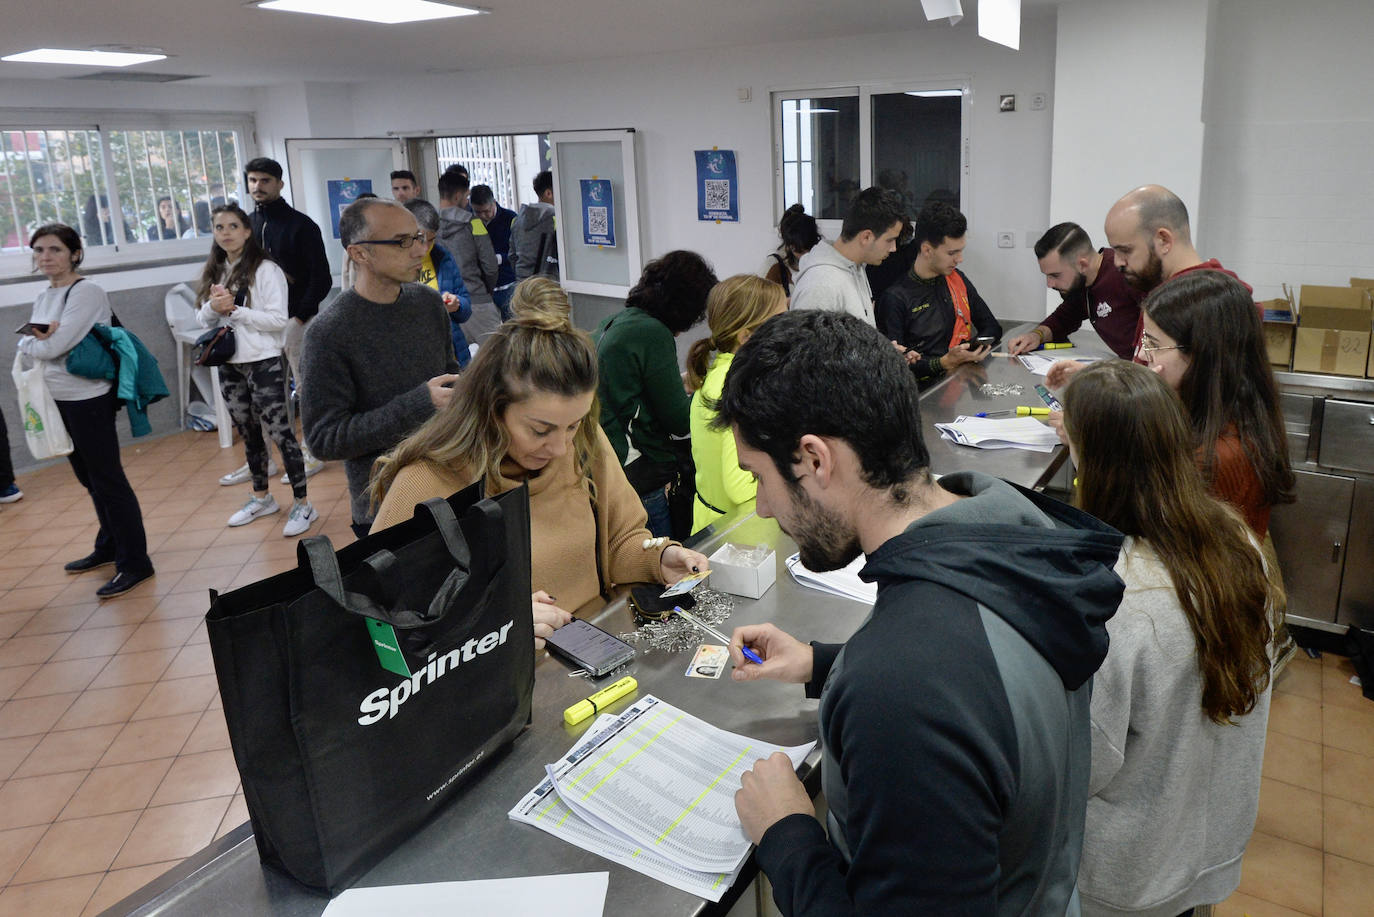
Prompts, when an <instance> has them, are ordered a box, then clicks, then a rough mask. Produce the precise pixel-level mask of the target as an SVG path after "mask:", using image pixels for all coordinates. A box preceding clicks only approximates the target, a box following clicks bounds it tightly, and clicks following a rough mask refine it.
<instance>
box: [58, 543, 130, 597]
mask: <svg viewBox="0 0 1374 917" xmlns="http://www.w3.org/2000/svg"><path fill="white" fill-rule="evenodd" d="M80 556H81V555H80V554H79V553H78V554H77V557H80ZM70 559H72V560H74V559H75V558H70ZM114 573H115V569H114V567H100V568H98V569H95V570H92V571H90V572H89V573H82V574H80V575H78V576H72V577H69V578H68V580H67V585H66V587H65V588H64V589H63V590H62V591H61V592H59V593H58V594H57V596H56V597H55V598H54V599H53V600H52V601H51V602H49V603H48V604H49V605H50V606H53V605H88V604H90V603H91V602H93V601H96V600H98V598H99V597H98V596H97V595H96V594H95V591H96V590H97V589H99V588H100V587H101V586H103V585H105V584H106V583H108V582H109V581H110V577H112V576H114Z"/></svg>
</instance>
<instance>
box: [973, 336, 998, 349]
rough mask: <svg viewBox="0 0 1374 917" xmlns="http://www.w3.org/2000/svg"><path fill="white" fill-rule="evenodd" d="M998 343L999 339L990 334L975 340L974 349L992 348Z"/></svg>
mask: <svg viewBox="0 0 1374 917" xmlns="http://www.w3.org/2000/svg"><path fill="white" fill-rule="evenodd" d="M996 343H997V338H995V337H993V336H992V335H990V334H988V335H983V336H981V337H976V338H974V339H973V349H974V350H978V349H979V348H981V347H991V346H992V345H993V344H996Z"/></svg>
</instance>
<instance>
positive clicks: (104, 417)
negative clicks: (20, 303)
mask: <svg viewBox="0 0 1374 917" xmlns="http://www.w3.org/2000/svg"><path fill="white" fill-rule="evenodd" d="M29 247H30V248H32V249H33V261H34V265H35V267H37V268H38V270H40V271H42V272H43V274H44V275H45V276H46V277H47V278H48V284H49V286H48V288H47V289H46V290H44V291H43V292H42V293H40V294H38V299H37V300H36V301H35V302H34V304H33V315H32V317H31V318H30V319H29V321H30V322H31V323H32V326H33V327H32V328H31V331H32V333H31V334H27V335H25V336H24V337H22V338H20V339H19V350H20V351H21V352H22V353H25V354H27V355H28V356H30V357H33V358H34V359H36V360H37V361H38V362H40V363H41V364H42V365H43V381H44V382H46V383H47V385H48V391H49V392H50V393H51V394H52V397H53V400H54V401H56V402H57V411H58V413H59V414H61V416H62V422H63V423H64V424H65V425H66V427H67V433H68V435H69V436H71V440H72V446H73V451H72V453H71V455H69V456H68V457H67V460H68V461H70V462H71V465H72V471H73V472H75V473H76V479H77V480H78V481H80V482H81V486H82V487H84V488H86V490H87V491H88V492H89V493H90V495H91V502H92V503H94V504H95V516H96V519H98V520H99V522H100V530H99V532H97V533H96V536H95V548H94V550H92V551H91V553H90V554H88V555H87V556H85V557H83V558H81V559H79V560H73V561H71V562H70V563H68V564H66V565H65V568H66V570H67V572H68V573H85V572H86V571H87V570H94V569H96V568H98V567H104V566H107V565H109V564H114V565H115V575H114V577H113V578H112V579H111V580H110V581H109V582H107V583H106V584H105V585H103V586H101V587H100V588H99V589H97V590H96V593H95V594H96V595H97V596H99V597H100V598H108V597H109V596H112V595H119V594H121V593H124V592H128V591H129V590H130V589H132V588H134V587H135V586H137V585H138V584H139V583H141V582H143V581H144V580H146V579H147V578H148V577H150V576H152V575H153V562H152V560H150V559H149V557H148V538H147V536H146V535H145V534H144V531H143V513H142V511H141V510H140V509H139V505H138V497H136V496H134V490H133V488H132V487H131V486H129V479H128V478H127V477H125V476H124V467H123V466H122V465H121V464H120V461H119V435H118V434H117V433H116V432H115V412H116V411H118V410H119V401H118V399H117V398H116V397H115V390H114V385H113V384H112V383H111V382H110V381H109V380H107V379H87V378H85V377H83V376H73V375H72V374H71V373H69V372H67V354H68V353H70V352H71V350H72V348H73V347H75V346H76V345H77V344H79V343H81V340H82V339H83V338H85V337H86V335H87V334H89V333H90V331H91V328H92V327H94V326H95V325H96V324H102V325H109V324H111V321H112V315H113V313H111V312H110V301H109V300H108V299H107V298H106V297H105V291H104V290H102V289H101V288H100V287H98V286H96V285H95V284H94V283H92V282H91V281H89V280H87V279H85V278H84V277H82V276H81V275H80V274H78V273H77V268H79V267H80V266H81V259H82V257H83V256H84V255H85V252H84V251H83V250H82V246H81V236H80V235H79V234H77V231H76V230H75V229H73V228H72V227H70V226H67V225H65V224H63V223H49V224H47V225H45V226H40V227H38V228H37V229H36V230H34V232H33V236H32V237H30V239H29Z"/></svg>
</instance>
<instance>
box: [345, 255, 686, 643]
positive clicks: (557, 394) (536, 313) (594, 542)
mask: <svg viewBox="0 0 1374 917" xmlns="http://www.w3.org/2000/svg"><path fill="white" fill-rule="evenodd" d="M511 309H512V311H513V312H514V317H513V318H512V319H511V320H510V321H508V322H505V323H504V324H502V325H501V326H500V327H499V328H498V329H497V330H496V331H495V332H493V333H492V334H491V335H489V336H488V337H487V338H486V339H485V340H484V341H483V342H482V346H481V348H479V349H478V351H477V355H476V356H475V357H473V359H472V362H471V363H469V364H468V367H467V369H466V370H464V372H463V374H462V376H461V377H460V378H459V380H458V382H457V383H455V385H454V390H453V397H452V398H451V399H450V400H449V403H448V405H447V406H446V407H444V408H442V409H440V410H439V412H438V413H437V414H435V415H434V416H433V417H432V418H431V419H430V420H429V421H427V422H426V423H425V424H424V425H423V426H422V427H420V429H418V430H416V431H415V432H414V433H413V434H411V435H410V436H409V437H407V438H406V439H405V440H404V441H402V443H401V444H400V445H399V446H397V447H396V449H395V450H393V451H392V452H391V453H390V454H388V455H385V456H383V457H382V458H379V459H378V460H377V463H376V466H375V468H374V470H373V478H372V495H373V501H374V502H378V503H380V505H379V506H378V509H377V517H376V520H375V521H374V522H373V524H372V530H373V531H374V532H375V531H378V530H380V529H384V528H386V527H387V526H390V525H395V524H396V523H398V522H403V521H405V520H406V519H409V518H410V517H411V516H412V515H413V514H414V510H415V505H416V504H417V503H422V502H424V501H425V500H428V499H430V498H432V497H448V496H450V495H452V494H454V493H457V492H458V491H460V490H462V489H463V488H464V487H467V486H469V485H470V484H472V483H473V482H475V481H479V480H480V481H482V482H484V483H485V485H486V491H487V493H488V494H491V495H495V494H499V493H504V492H505V491H508V490H512V489H514V488H516V487H519V486H520V485H521V484H527V485H528V486H529V490H530V572H531V578H532V580H533V582H534V585H535V587H536V588H537V589H538V591H537V592H535V593H534V595H533V603H532V604H533V609H532V611H533V614H534V622H535V643H536V645H537V646H542V645H543V642H544V641H543V638H544V637H547V636H548V635H549V634H550V633H552V632H553V630H554V629H556V628H558V627H560V626H562V625H563V624H566V623H567V622H568V621H569V620H570V618H571V616H570V615H569V613H568V612H567V611H564V610H563V609H562V608H560V607H559V606H558V605H555V604H554V603H555V602H558V603H560V604H561V605H564V606H566V607H568V608H572V609H576V608H577V607H578V606H580V605H583V604H585V603H586V602H589V601H591V600H592V599H595V598H596V597H597V596H598V595H601V594H602V593H603V592H604V591H605V590H607V589H609V588H610V587H611V586H612V585H613V584H615V583H637V582H646V581H651V580H652V581H656V582H660V583H670V582H675V581H677V580H678V579H681V578H682V577H684V576H686V575H687V574H688V573H690V572H692V571H693V570H695V569H702V570H705V569H706V566H707V561H706V558H705V556H704V555H702V554H699V553H697V552H696V551H690V550H688V549H686V548H684V547H682V546H681V545H679V544H676V543H673V542H669V541H668V539H666V538H655V537H653V536H651V535H650V534H649V531H648V529H646V528H645V525H644V523H645V521H646V519H647V516H646V514H645V511H644V506H643V504H642V503H641V502H640V500H639V497H638V495H636V494H635V492H634V488H632V487H631V486H630V483H629V481H627V480H626V478H625V472H624V470H623V469H622V468H621V467H620V462H619V461H617V460H616V455H615V452H614V450H612V449H611V446H610V443H609V442H608V441H607V439H606V435H605V434H604V433H603V432H602V431H601V427H600V426H599V425H598V424H597V405H596V384H597V358H596V347H595V346H594V345H593V344H592V341H591V338H590V337H588V335H587V334H586V332H584V331H580V330H578V329H576V328H574V327H573V324H572V307H571V305H570V304H569V302H568V296H567V294H566V293H565V292H563V288H562V287H560V286H559V285H558V284H557V283H556V282H555V281H553V280H551V279H549V278H547V277H531V278H529V279H527V280H524V281H522V282H521V283H520V285H519V286H517V287H516V288H515V293H514V295H513V296H512V298H511Z"/></svg>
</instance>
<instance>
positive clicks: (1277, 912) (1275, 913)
mask: <svg viewBox="0 0 1374 917" xmlns="http://www.w3.org/2000/svg"><path fill="white" fill-rule="evenodd" d="M1212 914H1213V917H1318V915H1316V914H1304V913H1303V912H1302V911H1295V910H1293V909H1292V908H1287V907H1284V906H1283V905H1281V904H1275V903H1274V902H1272V901H1265V900H1263V899H1261V898H1254V897H1251V896H1250V895H1244V894H1241V893H1240V892H1236V893H1235V894H1234V895H1232V896H1231V897H1229V898H1227V899H1226V900H1225V901H1223V902H1221V904H1218V905H1217V906H1216V907H1214V908H1213V909H1212Z"/></svg>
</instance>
